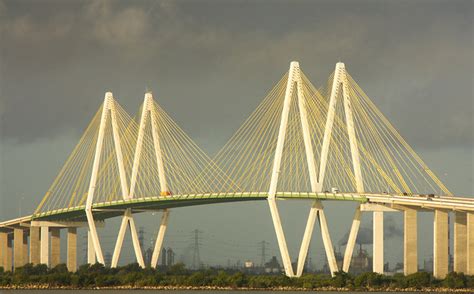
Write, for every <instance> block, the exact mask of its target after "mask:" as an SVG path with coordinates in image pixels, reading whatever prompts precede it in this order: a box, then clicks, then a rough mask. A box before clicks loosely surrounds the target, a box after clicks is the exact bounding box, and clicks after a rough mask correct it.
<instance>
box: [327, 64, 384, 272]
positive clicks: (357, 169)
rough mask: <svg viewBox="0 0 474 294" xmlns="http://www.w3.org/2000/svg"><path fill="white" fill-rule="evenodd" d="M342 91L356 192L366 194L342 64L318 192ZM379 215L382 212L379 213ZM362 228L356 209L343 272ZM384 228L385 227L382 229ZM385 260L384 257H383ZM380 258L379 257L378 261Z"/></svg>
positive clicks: (333, 90)
mask: <svg viewBox="0 0 474 294" xmlns="http://www.w3.org/2000/svg"><path fill="white" fill-rule="evenodd" d="M341 90H342V96H343V106H344V114H345V120H346V127H347V133H348V137H349V145H350V149H351V159H352V168H353V171H354V176H355V182H356V190H357V192H358V193H363V192H364V182H363V179H362V172H361V166H360V158H359V148H358V145H357V138H356V133H355V128H354V118H353V113H352V107H351V99H350V95H349V85H348V80H347V73H346V69H345V65H344V63H342V62H338V63H337V64H336V68H335V70H334V78H333V84H332V88H331V94H330V97H329V106H328V115H327V119H326V126H325V129H324V138H323V145H322V148H321V163H320V168H319V178H318V192H321V191H322V187H323V184H324V177H325V174H326V166H327V162H328V155H329V146H330V142H331V136H332V128H333V125H334V119H335V115H336V105H337V98H338V96H339V95H338V94H339V93H340V91H341ZM378 213H379V214H380V213H381V212H378ZM359 226H360V208H359V207H357V208H356V212H355V215H354V219H353V222H352V226H351V231H350V233H349V240H348V242H347V245H346V251H345V253H344V261H343V270H344V271H346V272H347V271H349V266H350V263H351V259H352V253H353V251H354V246H355V241H356V238H357V233H358V231H359ZM376 228H377V234H379V235H380V232H379V230H378V226H376ZM382 228H383V227H382ZM382 240H383V231H382ZM382 258H383V255H382ZM379 259H380V258H379V257H378V260H379Z"/></svg>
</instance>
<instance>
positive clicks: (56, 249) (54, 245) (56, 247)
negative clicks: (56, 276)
mask: <svg viewBox="0 0 474 294" xmlns="http://www.w3.org/2000/svg"><path fill="white" fill-rule="evenodd" d="M50 231H51V268H53V267H55V266H57V265H58V264H60V263H61V234H60V230H59V228H50Z"/></svg>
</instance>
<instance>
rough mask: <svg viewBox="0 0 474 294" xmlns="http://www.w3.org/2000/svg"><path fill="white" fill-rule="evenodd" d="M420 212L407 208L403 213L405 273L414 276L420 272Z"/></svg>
mask: <svg viewBox="0 0 474 294" xmlns="http://www.w3.org/2000/svg"><path fill="white" fill-rule="evenodd" d="M417 214H418V212H417V211H416V209H413V208H405V210H404V212H403V227H404V230H403V231H404V234H403V239H404V240H403V273H404V274H405V275H409V274H413V273H416V272H417V271H418V217H417Z"/></svg>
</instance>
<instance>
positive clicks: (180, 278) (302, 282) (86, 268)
mask: <svg viewBox="0 0 474 294" xmlns="http://www.w3.org/2000/svg"><path fill="white" fill-rule="evenodd" d="M34 286H47V287H52V288H53V287H71V288H95V287H121V286H127V287H137V288H140V287H166V286H168V287H186V286H188V287H223V288H224V287H226V288H258V289H269V288H304V289H318V288H319V289H320V288H346V289H348V290H368V289H407V288H411V289H423V288H425V289H426V288H452V289H454V288H456V289H459V288H467V289H474V276H468V275H464V274H462V273H455V272H452V273H449V274H448V275H447V276H446V278H445V279H442V280H439V279H435V278H434V277H433V276H432V274H430V273H427V272H418V273H414V274H411V275H407V276H404V275H403V274H395V275H393V276H385V275H381V274H377V273H372V272H367V273H363V274H359V275H352V274H348V273H345V272H342V271H341V272H338V273H336V275H335V276H334V277H331V276H330V275H327V274H305V275H303V276H302V277H300V278H288V277H286V276H285V275H282V274H273V275H270V274H264V275H262V274H260V275H256V274H249V273H244V272H240V271H232V270H219V269H212V268H211V269H206V270H200V271H192V270H189V269H186V268H185V266H184V265H183V264H176V265H174V266H172V267H169V268H168V269H165V270H155V269H152V268H146V269H142V268H140V266H139V265H138V264H129V265H126V266H122V267H117V268H108V267H104V266H103V265H102V264H94V265H89V264H86V265H82V266H80V267H79V269H78V270H77V271H76V272H74V273H72V272H69V271H68V270H67V267H66V265H65V264H60V265H57V266H56V267H54V268H51V269H49V268H48V267H47V266H46V265H42V264H40V265H32V264H26V265H25V266H23V267H20V268H17V269H15V271H14V272H10V271H4V270H3V268H1V267H0V287H6V288H7V287H25V288H28V287H34Z"/></svg>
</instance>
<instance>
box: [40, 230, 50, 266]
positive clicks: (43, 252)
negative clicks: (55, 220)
mask: <svg viewBox="0 0 474 294" xmlns="http://www.w3.org/2000/svg"><path fill="white" fill-rule="evenodd" d="M40 242H41V246H40V262H41V263H42V264H46V265H47V266H49V228H48V227H41V241H40Z"/></svg>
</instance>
